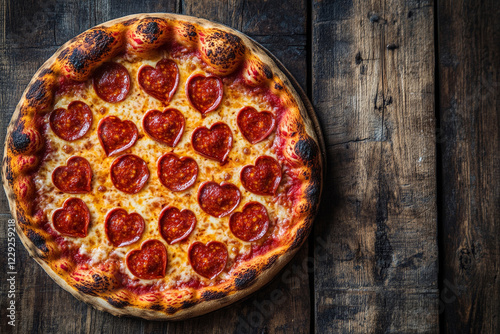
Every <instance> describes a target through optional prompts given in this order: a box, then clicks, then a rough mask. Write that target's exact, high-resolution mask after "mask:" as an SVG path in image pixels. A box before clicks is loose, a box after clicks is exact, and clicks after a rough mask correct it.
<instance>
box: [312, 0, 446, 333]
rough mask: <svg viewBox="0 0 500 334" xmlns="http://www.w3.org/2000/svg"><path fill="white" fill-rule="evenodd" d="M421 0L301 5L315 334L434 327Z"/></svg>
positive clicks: (429, 113) (430, 148)
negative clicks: (305, 11) (308, 29)
mask: <svg viewBox="0 0 500 334" xmlns="http://www.w3.org/2000/svg"><path fill="white" fill-rule="evenodd" d="M433 15H434V13H433V4H432V2H431V1H398V0H386V1H384V0H371V1H360V0H353V1H335V2H326V1H313V8H312V24H313V31H312V33H313V40H312V48H313V50H312V62H313V65H312V74H311V75H312V89H313V90H312V97H313V104H314V106H315V108H316V111H317V112H318V114H319V118H320V120H321V123H322V125H323V129H324V135H325V140H326V145H327V155H328V170H327V175H329V178H327V184H326V187H325V196H324V201H325V202H327V203H328V205H325V206H323V209H322V212H321V214H320V219H319V221H318V222H317V223H316V225H315V233H314V239H313V240H314V242H315V246H314V253H315V254H316V253H317V254H318V255H317V256H315V263H314V285H315V311H316V313H315V329H316V332H318V333H337V332H340V333H373V332H375V333H386V332H391V333H402V332H403V333H407V332H411V333H424V332H425V333H427V332H435V331H437V330H438V290H437V251H438V249H437V243H436V237H437V235H436V233H437V228H436V226H437V209H436V188H435V186H436V180H435V178H436V174H435V163H436V160H435V159H436V154H435V133H434V126H435V122H434V96H435V95H434V80H433V78H434V48H433V43H434V38H433Z"/></svg>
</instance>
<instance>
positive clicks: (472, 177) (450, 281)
mask: <svg viewBox="0 0 500 334" xmlns="http://www.w3.org/2000/svg"><path fill="white" fill-rule="evenodd" d="M499 18H500V2H499V1H497V0H487V1H470V0H457V1H440V2H439V3H438V26H439V29H438V32H437V33H438V45H439V49H438V56H439V58H438V65H439V77H438V80H439V97H440V98H439V116H440V124H439V127H438V132H437V134H438V136H439V138H438V139H439V143H440V148H441V151H442V157H441V161H440V166H441V169H442V178H441V189H442V196H441V204H442V211H441V218H442V219H441V220H442V226H441V233H440V234H441V241H440V242H441V251H442V253H441V261H442V264H443V265H442V268H441V269H442V275H441V276H442V282H441V289H442V292H441V305H440V308H441V311H443V317H442V320H441V322H442V324H443V332H446V333H459V332H463V333H465V332H471V333H472V332H474V333H499V332H500V315H499V312H500V154H499V151H500V97H499V96H500V75H499V74H500V73H499V68H500V20H499Z"/></svg>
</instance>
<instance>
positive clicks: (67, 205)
mask: <svg viewBox="0 0 500 334" xmlns="http://www.w3.org/2000/svg"><path fill="white" fill-rule="evenodd" d="M89 222H90V211H89V208H88V207H87V204H85V202H84V201H82V200H81V199H79V198H75V197H73V198H68V199H67V200H66V201H64V204H63V207H62V208H60V209H57V210H56V211H54V214H53V215H52V224H53V225H54V228H55V230H56V231H57V232H59V233H61V234H62V235H66V236H69V237H79V238H84V237H86V236H87V229H88V227H89Z"/></svg>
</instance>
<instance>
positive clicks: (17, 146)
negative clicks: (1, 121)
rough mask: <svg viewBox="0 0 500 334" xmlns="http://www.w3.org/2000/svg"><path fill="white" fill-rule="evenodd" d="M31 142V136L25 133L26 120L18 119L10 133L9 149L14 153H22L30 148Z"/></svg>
mask: <svg viewBox="0 0 500 334" xmlns="http://www.w3.org/2000/svg"><path fill="white" fill-rule="evenodd" d="M30 144H31V140H30V137H29V136H28V135H27V134H26V133H24V121H21V120H18V121H17V122H16V124H15V126H14V129H13V131H12V133H11V134H10V140H9V149H10V150H11V151H12V152H13V153H14V154H21V153H24V152H25V151H26V150H27V149H28V147H29V146H30Z"/></svg>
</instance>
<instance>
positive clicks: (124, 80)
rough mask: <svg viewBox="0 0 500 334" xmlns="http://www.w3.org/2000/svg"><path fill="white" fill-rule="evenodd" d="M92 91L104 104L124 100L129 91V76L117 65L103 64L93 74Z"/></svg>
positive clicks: (125, 70) (124, 69)
mask: <svg viewBox="0 0 500 334" xmlns="http://www.w3.org/2000/svg"><path fill="white" fill-rule="evenodd" d="M94 90H95V92H96V94H97V95H98V96H99V97H100V98H101V99H103V100H104V101H106V102H110V103H115V102H121V101H123V100H125V98H126V97H127V94H128V91H129V90H130V75H129V74H128V71H127V69H126V68H125V67H124V66H123V65H120V64H118V63H111V62H110V63H104V64H103V65H101V66H100V67H99V68H98V69H97V70H96V71H95V73H94Z"/></svg>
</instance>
